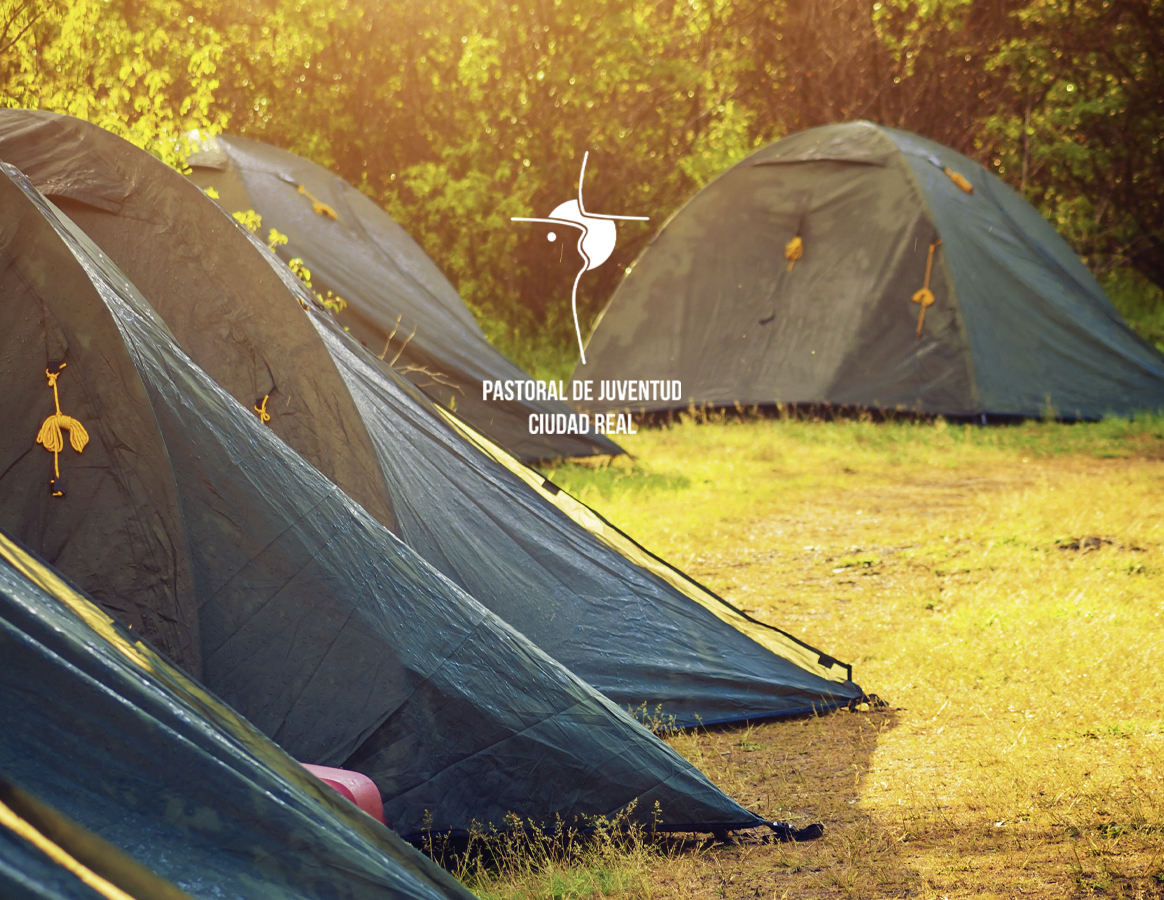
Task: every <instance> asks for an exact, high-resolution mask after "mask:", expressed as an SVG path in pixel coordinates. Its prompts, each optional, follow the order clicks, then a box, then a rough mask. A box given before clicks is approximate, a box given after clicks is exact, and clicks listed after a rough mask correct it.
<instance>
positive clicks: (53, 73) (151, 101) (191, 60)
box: [0, 0, 225, 165]
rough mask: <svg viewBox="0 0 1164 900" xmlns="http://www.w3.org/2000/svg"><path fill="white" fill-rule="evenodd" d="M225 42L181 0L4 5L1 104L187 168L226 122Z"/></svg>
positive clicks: (42, 0) (25, 0)
mask: <svg viewBox="0 0 1164 900" xmlns="http://www.w3.org/2000/svg"><path fill="white" fill-rule="evenodd" d="M224 49H225V48H224V45H223V42H222V39H221V35H220V34H218V33H217V32H216V31H215V30H214V29H213V28H212V27H208V26H207V25H206V24H204V23H203V22H201V21H199V20H198V19H197V18H195V17H194V16H190V15H187V14H186V9H185V5H184V4H183V3H181V2H177V0H149V2H146V3H133V2H129V0H0V102H2V103H3V105H5V106H8V107H28V108H32V109H44V110H50V111H53V112H60V113H68V114H69V115H73V116H77V117H79V118H82V119H88V120H89V121H92V122H95V123H96V124H98V125H100V126H102V127H103V128H107V129H109V130H110V131H112V132H114V133H115V134H118V135H121V136H122V137H124V138H126V139H127V140H129V141H132V142H133V143H135V144H137V145H138V146H140V147H144V148H145V149H147V150H149V151H150V152H151V153H153V154H155V155H156V156H158V157H160V158H161V159H163V160H165V161H166V162H169V163H172V164H175V165H181V164H182V159H183V156H184V154H185V153H186V152H187V151H188V150H189V149H190V145H189V141H188V140H187V139H186V138H185V137H184V135H185V133H186V132H188V131H189V130H191V129H194V128H198V129H202V130H204V131H206V132H208V133H213V132H214V131H216V130H217V129H219V128H221V127H222V126H223V125H224V124H225V117H224V114H223V113H222V111H221V110H219V109H217V108H216V104H215V91H216V90H217V88H218V85H219V81H218V72H219V63H220V61H221V59H222V56H223V52H224Z"/></svg>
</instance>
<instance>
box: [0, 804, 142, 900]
mask: <svg viewBox="0 0 1164 900" xmlns="http://www.w3.org/2000/svg"><path fill="white" fill-rule="evenodd" d="M0 825H2V826H3V827H5V828H7V829H8V830H9V831H11V832H13V833H15V834H18V835H20V837H22V838H24V839H25V840H26V841H28V842H29V843H30V844H32V845H33V846H34V847H36V849H37V850H39V851H40V852H41V853H43V854H44V855H45V856H47V857H48V858H49V859H51V860H52V861H53V862H55V863H56V864H57V865H59V866H61V867H62V868H65V869H68V870H69V871H70V872H72V873H73V874H74V875H76V876H77V878H79V879H80V880H81V881H83V882H84V883H85V884H87V885H88V886H89V887H91V888H92V889H93V890H95V891H96V892H97V893H98V894H100V895H101V896H102V897H107V898H108V900H135V898H134V897H133V895H132V894H127V893H126V892H125V891H123V890H122V889H121V888H119V887H118V886H117V885H115V884H113V883H112V882H110V881H107V880H106V879H104V878H102V877H101V876H100V875H98V874H97V873H96V872H94V871H93V870H92V869H90V868H89V867H88V866H85V865H83V864H81V863H80V862H78V861H77V860H76V859H74V858H73V856H72V855H70V854H69V853H68V852H67V851H66V850H65V849H64V848H63V847H61V846H60V845H59V844H57V843H55V842H54V841H52V840H50V839H49V838H47V837H46V836H45V835H43V834H41V833H40V832H39V831H38V830H37V829H36V828H35V827H34V826H33V825H32V823H31V822H27V821H25V820H24V819H22V818H20V816H18V815H17V814H16V813H15V812H14V811H13V810H12V809H11V808H10V807H9V806H7V805H6V804H5V803H4V802H3V801H2V800H0Z"/></svg>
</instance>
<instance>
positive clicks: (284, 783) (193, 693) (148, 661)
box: [0, 533, 472, 900]
mask: <svg viewBox="0 0 1164 900" xmlns="http://www.w3.org/2000/svg"><path fill="white" fill-rule="evenodd" d="M0 658H2V659H3V660H4V665H3V666H0V776H2V779H0V802H2V803H3V804H4V805H5V806H7V807H8V808H9V809H10V810H11V812H12V813H14V814H15V815H17V816H19V817H20V818H21V819H22V820H24V823H25V825H26V826H27V825H31V826H33V827H35V828H36V829H37V830H38V831H39V832H40V833H41V834H42V835H43V836H44V837H46V838H48V839H51V841H52V842H53V843H55V844H56V845H57V846H58V847H61V848H62V849H64V850H65V851H66V852H67V853H68V854H69V856H71V857H72V858H73V859H74V860H76V861H78V862H80V863H81V864H82V865H84V866H85V867H86V868H88V869H90V870H92V871H93V872H95V873H96V874H97V875H99V876H101V877H102V878H104V879H105V880H107V881H109V882H112V883H113V884H115V885H116V886H117V887H119V888H121V889H123V890H125V891H127V892H129V893H130V894H131V895H132V896H133V897H135V898H137V900H181V898H184V900H189V897H194V898H198V900H203V898H205V900H218V898H221V897H222V896H223V893H222V891H223V889H224V886H225V885H229V888H230V892H231V893H230V896H232V897H237V898H239V900H319V898H323V897H346V898H350V900H357V898H368V900H371V898H383V897H396V898H412V900H438V898H445V900H454V898H455V900H470V898H471V897H472V895H471V894H470V893H469V892H468V891H467V890H466V889H465V888H464V887H462V886H461V885H460V884H459V883H458V882H457V881H456V880H455V879H453V878H452V877H451V876H450V875H449V874H448V873H446V872H445V871H443V870H442V869H440V868H439V867H438V866H437V865H435V864H434V863H433V862H431V861H430V860H429V859H427V858H426V857H424V856H422V855H421V854H420V853H418V852H417V851H416V850H414V849H413V848H412V847H411V846H409V845H408V844H406V843H404V842H403V841H402V840H400V838H398V837H397V836H396V835H394V834H392V832H390V831H389V830H388V829H387V828H385V827H383V826H382V825H380V824H379V823H378V822H376V821H375V820H373V819H372V818H371V817H370V816H367V815H364V814H363V813H361V812H359V811H358V810H357V809H356V808H355V807H354V806H353V805H351V804H349V803H348V802H347V801H346V800H343V799H342V798H341V797H340V796H339V795H338V794H336V793H335V792H334V791H332V790H331V789H330V788H327V787H325V786H324V785H323V784H321V783H320V782H318V781H316V780H315V779H314V778H312V777H311V776H310V775H309V774H308V772H307V771H306V770H305V769H304V768H303V767H302V766H300V765H299V764H298V763H297V762H295V760H293V759H291V758H290V757H289V756H287V754H286V753H284V752H283V751H282V750H280V749H279V748H278V747H276V746H275V745H274V744H273V743H271V741H270V740H268V739H267V738H266V737H264V736H263V735H261V734H260V733H259V732H258V731H257V730H255V729H254V728H253V727H252V726H251V725H250V724H249V723H248V722H246V721H245V720H243V719H241V718H240V717H239V716H238V715H237V714H235V713H234V712H233V711H232V710H230V709H229V708H228V707H227V706H225V705H224V704H223V703H222V702H221V701H220V700H218V699H217V698H216V697H214V696H213V695H212V694H210V693H208V692H207V691H206V690H205V688H203V687H202V686H201V685H200V684H198V683H197V682H196V681H194V680H192V679H191V678H189V677H188V676H187V675H186V674H185V673H183V672H182V671H181V670H179V669H177V668H176V667H174V666H173V665H172V664H171V663H170V662H169V661H168V660H166V659H165V658H164V657H162V656H160V655H159V654H158V653H156V652H155V651H154V650H153V648H152V647H150V646H149V645H148V644H146V643H144V642H143V641H141V640H140V638H138V637H137V636H136V635H134V633H133V632H132V631H130V630H128V629H126V628H125V627H124V626H123V625H121V624H120V623H118V622H117V621H116V620H113V619H111V618H110V617H109V616H108V615H107V614H105V613H104V612H103V611H102V610H101V608H100V607H99V606H97V604H96V603H94V602H93V601H92V600H91V599H89V598H88V597H86V596H85V595H84V594H82V593H81V592H79V591H78V590H77V589H76V588H74V587H73V586H72V585H71V584H69V583H68V582H67V581H66V580H65V579H64V578H62V577H61V576H60V574H59V573H58V572H57V571H56V570H54V569H53V568H52V566H50V565H48V564H47V563H45V562H44V561H43V560H42V559H40V558H38V557H37V556H35V555H34V554H32V553H30V552H29V551H27V550H26V549H25V548H23V547H21V546H20V545H19V544H17V543H15V542H13V541H12V540H11V539H9V538H8V537H7V536H6V535H4V534H3V533H0ZM12 824H14V823H13V822H12V821H11V818H8V819H7V820H6V821H5V820H3V819H0V825H8V826H9V827H11V825H12ZM16 824H19V823H16ZM2 831H3V829H2V828H0V832H2ZM29 838H30V835H29V833H28V830H27V828H23V829H19V830H17V831H16V833H15V834H14V835H13V836H12V838H10V839H6V836H4V835H3V834H0V895H2V896H4V897H5V898H18V897H22V896H24V895H23V894H21V893H20V892H19V891H18V890H16V888H22V889H28V888H29V884H30V881H31V882H34V883H36V887H37V889H36V890H31V891H30V892H29V893H28V896H29V897H36V898H38V900H43V898H44V897H54V896H57V895H54V894H52V893H48V892H46V891H45V890H44V889H43V888H45V887H46V885H47V886H53V885H61V886H62V888H63V889H64V890H68V889H69V888H70V887H71V888H74V889H75V890H71V891H69V892H68V893H64V892H62V893H61V894H59V896H61V897H68V898H74V897H75V898H77V900H82V898H83V900H99V898H100V900H109V898H110V896H111V895H110V894H109V893H98V892H96V891H93V890H92V889H91V888H88V887H87V886H85V885H84V884H79V882H78V881H77V880H76V879H73V878H71V877H59V873H54V872H53V870H52V868H50V867H48V866H47V865H46V863H47V862H48V860H46V859H43V858H38V857H39V856H40V853H39V852H37V848H36V847H34V846H30V845H29V843H28V840H29ZM109 845H112V846H113V847H114V848H117V850H120V851H121V853H124V854H125V856H126V857H128V859H127V858H125V857H122V856H120V855H119V854H117V853H116V852H115V853H113V854H111V853H110V852H109ZM56 862H59V857H58V858H57V860H56ZM10 866H11V867H15V868H16V877H15V878H14V880H15V881H16V885H10V884H7V883H5V876H6V875H9V874H11V873H12V868H10ZM142 867H144V871H143V868H142ZM163 879H164V881H162V880H163ZM171 885H177V886H178V888H180V889H181V891H185V892H186V893H182V892H181V891H179V890H177V889H175V888H173V887H171Z"/></svg>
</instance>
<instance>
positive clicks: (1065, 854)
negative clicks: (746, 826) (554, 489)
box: [472, 419, 1164, 900]
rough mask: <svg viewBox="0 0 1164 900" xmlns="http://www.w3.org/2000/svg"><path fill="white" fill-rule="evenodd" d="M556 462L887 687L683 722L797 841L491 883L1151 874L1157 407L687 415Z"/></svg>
mask: <svg viewBox="0 0 1164 900" xmlns="http://www.w3.org/2000/svg"><path fill="white" fill-rule="evenodd" d="M624 446H626V448H627V449H628V450H630V451H631V452H632V453H633V454H635V457H636V458H635V459H634V460H633V461H631V460H623V461H618V462H616V463H615V464H613V465H609V466H606V467H591V466H583V465H578V464H568V465H560V466H558V467H556V468H554V469H553V470H552V471H548V472H547V474H548V475H549V476H550V477H551V478H552V479H553V480H554V481H555V482H557V483H558V484H560V485H562V486H563V487H565V488H567V489H568V490H570V491H571V492H573V493H575V494H576V495H578V496H580V497H581V498H582V499H584V500H586V501H587V502H588V503H590V505H592V506H594V507H596V508H597V509H598V510H599V511H601V512H602V513H604V514H605V515H606V517H607V518H609V519H611V520H612V521H613V522H615V523H616V524H618V525H620V526H621V527H623V528H624V530H626V531H628V532H629V533H630V534H631V535H632V536H634V537H635V538H637V539H638V540H639V541H640V542H642V543H643V544H645V545H646V546H647V547H649V548H651V549H653V550H655V551H656V552H657V553H659V554H660V555H662V556H664V557H665V558H668V559H669V560H671V561H672V562H674V563H675V564H677V565H678V566H680V567H681V568H683V569H686V570H687V571H688V572H690V573H691V574H693V575H694V576H695V577H697V578H698V579H700V580H702V581H703V582H705V583H706V584H708V585H709V586H710V587H711V588H713V589H714V590H716V591H718V592H720V593H721V594H722V595H723V596H724V597H726V598H727V599H728V600H730V601H731V602H733V603H734V604H736V605H738V606H740V607H742V608H743V609H745V610H746V611H748V612H749V613H751V614H752V615H753V616H755V617H757V618H760V619H763V620H766V621H770V622H772V623H774V624H778V625H779V626H780V627H782V628H784V629H785V630H788V631H791V632H793V633H794V634H797V635H799V636H801V637H803V638H804V639H806V640H808V641H809V642H810V643H813V644H814V645H816V646H818V647H820V648H821V649H822V650H825V651H826V652H829V653H831V654H833V655H835V656H837V657H838V658H840V659H843V660H846V661H850V662H852V663H853V665H854V671H855V677H856V680H858V681H859V683H860V684H861V685H862V686H863V687H864V688H865V690H866V691H868V692H870V693H876V694H878V695H879V696H880V697H882V698H884V699H885V700H886V701H887V703H888V706H887V707H886V708H884V709H870V710H867V711H856V712H851V713H850V712H840V713H834V714H832V715H826V716H822V717H819V718H806V719H800V720H796V721H783V722H771V723H765V724H758V725H755V726H751V727H742V728H734V729H726V730H724V729H719V730H716V729H711V730H708V731H706V732H700V733H697V734H682V735H677V736H673V737H672V738H670V740H671V742H672V744H673V745H674V746H675V747H676V749H678V750H679V751H680V752H681V753H683V754H684V755H686V756H688V757H689V758H690V759H692V760H693V761H694V762H695V763H696V764H697V765H699V766H700V767H701V768H702V769H703V770H704V771H705V772H707V773H708V774H709V775H710V776H711V777H712V778H713V779H714V780H715V781H716V782H717V783H718V784H720V785H721V786H722V787H723V788H724V789H725V790H727V791H728V792H729V793H730V794H732V795H733V796H735V797H736V798H738V799H739V800H741V801H742V802H744V803H745V804H747V805H750V806H752V807H753V808H755V809H758V810H760V811H762V812H763V814H764V815H765V816H767V817H770V818H775V819H785V820H788V821H791V822H793V823H794V824H807V823H809V822H813V821H821V822H824V823H826V824H827V826H828V829H827V832H826V835H825V837H824V838H823V839H821V840H819V841H816V842H813V843H806V844H798V845H781V844H776V845H763V844H758V843H754V842H748V841H745V842H744V843H742V844H740V845H737V846H723V845H716V846H711V845H699V844H695V843H689V844H687V845H683V846H680V845H670V846H667V847H659V846H654V847H652V846H649V845H646V846H640V847H637V848H631V849H629V850H628V849H623V850H619V851H614V850H611V849H610V848H600V849H596V850H595V851H594V852H593V853H592V854H591V855H590V856H589V857H588V858H587V859H586V860H584V861H582V862H576V863H574V864H573V865H563V864H560V863H558V864H552V863H551V864H543V865H541V866H533V867H528V866H520V865H519V866H516V867H514V868H512V869H510V870H509V871H507V872H503V873H500V874H496V873H495V874H494V875H493V876H492V877H488V878H485V879H484V880H480V879H472V881H473V885H474V887H475V888H476V889H477V890H478V891H480V892H482V893H483V894H486V895H489V896H498V897H500V896H505V897H511V896H512V897H517V896H526V897H531V898H532V897H555V898H562V900H565V898H582V897H587V896H596V897H599V896H625V897H740V898H745V897H747V898H750V897H764V898H767V897H784V896H787V897H796V898H808V897H897V896H911V897H934V898H945V897H949V898H956V897H968V896H974V897H1013V896H1018V895H1020V894H1021V895H1025V896H1034V897H1055V898H1057V897H1082V896H1093V895H1094V896H1126V897H1149V896H1153V897H1155V896H1162V895H1164V690H1162V689H1161V681H1162V678H1161V675H1162V673H1164V663H1162V661H1161V659H1162V651H1164V516H1162V515H1161V512H1162V510H1164V420H1160V419H1155V420H1144V421H1139V422H1136V423H1130V424H1129V423H1123V422H1118V421H1110V422H1103V423H1098V424H1092V425H1061V424H1054V423H1043V422H1035V423H1027V424H1024V425H1018V426H1010V427H991V428H976V427H970V426H955V425H947V424H945V423H942V422H939V423H937V424H912V423H889V424H875V423H872V422H854V421H847V422H834V423H825V422H804V421H789V420H784V421H781V420H772V419H767V420H756V419H753V420H750V421H744V422H738V421H737V422H733V421H727V422H707V423H702V424H698V423H694V422H690V421H687V422H683V423H680V424H675V425H672V426H670V427H667V428H664V429H655V430H647V431H644V432H642V433H640V434H639V435H637V436H634V437H631V438H628V439H627V440H626V441H625V443H624Z"/></svg>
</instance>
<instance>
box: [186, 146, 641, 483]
mask: <svg viewBox="0 0 1164 900" xmlns="http://www.w3.org/2000/svg"><path fill="white" fill-rule="evenodd" d="M187 162H188V163H189V165H190V166H191V167H192V169H193V171H192V173H191V174H190V178H191V179H192V180H193V181H194V182H195V183H196V184H198V185H199V186H200V187H204V188H213V189H214V190H215V192H216V193H217V194H218V197H219V199H220V202H221V203H222V205H223V208H224V209H226V211H227V212H231V213H233V212H239V211H243V210H247V209H253V210H255V211H256V212H257V213H259V215H260V216H262V220H263V226H264V228H269V227H274V228H277V229H278V230H279V231H280V232H282V233H284V234H286V235H287V237H288V238H289V239H290V240H289V243H287V245H286V246H284V247H280V248H279V254H280V255H281V256H282V257H283V258H284V259H291V258H294V257H298V258H300V259H302V260H303V262H304V264H305V265H306V266H307V268H308V269H309V270H310V271H311V279H312V283H313V285H314V286H315V288H316V289H317V290H323V289H327V290H332V291H334V292H335V293H336V294H338V295H339V296H341V297H343V299H344V300H345V301H347V304H348V306H347V308H346V309H345V310H344V311H343V312H341V313H340V319H341V321H342V322H343V324H344V325H345V326H346V327H348V328H350V329H351V332H352V334H353V335H355V336H356V337H357V338H358V339H360V340H362V341H364V342H366V344H367V346H368V347H369V348H370V349H372V350H373V351H374V352H375V353H377V354H379V355H380V356H381V358H385V357H386V358H387V359H389V360H393V359H394V358H395V357H396V356H397V355H399V360H398V362H397V363H396V364H397V365H398V366H399V367H400V371H401V372H403V373H405V374H407V375H408V377H409V378H410V379H412V380H413V381H414V382H415V383H416V384H418V385H419V386H420V387H421V388H422V389H423V390H424V391H425V393H427V394H428V395H429V396H430V397H432V398H433V399H434V400H435V401H436V402H438V403H441V404H443V405H445V406H448V405H449V404H450V402H451V401H455V404H456V409H457V411H458V412H459V413H460V415H461V416H462V417H463V418H465V419H466V420H467V421H469V422H470V423H471V424H472V425H473V426H474V427H475V428H477V429H478V430H480V431H481V432H483V433H485V434H487V435H489V437H491V438H492V439H493V440H495V441H496V442H497V443H499V444H501V445H502V446H503V447H505V448H506V449H507V450H509V451H510V452H511V453H513V454H514V455H516V456H517V457H519V458H520V459H522V460H526V461H532V460H538V459H548V458H552V457H562V456H591V455H595V454H618V453H622V450H621V449H620V448H619V447H618V446H617V445H616V444H615V443H614V442H613V441H611V440H610V439H609V438H607V437H606V436H605V435H600V434H590V435H549V436H545V435H531V434H530V433H529V416H530V414H531V413H562V414H569V413H571V412H573V410H571V409H570V408H569V407H567V406H566V405H565V404H564V403H561V402H557V401H553V400H549V401H537V400H534V401H528V402H526V401H522V400H520V399H519V400H514V401H508V402H507V401H485V400H484V399H483V398H482V387H481V386H482V382H484V381H490V382H492V381H503V382H504V381H522V380H528V379H530V376H529V375H527V374H526V373H525V372H523V371H522V370H521V369H519V368H518V367H517V366H516V365H514V364H513V363H512V362H510V361H509V360H508V359H507V358H506V357H504V356H503V355H502V354H501V353H499V352H498V351H497V350H495V349H494V348H493V346H492V345H491V344H490V343H489V342H488V341H487V340H486V339H485V334H484V332H482V331H481V326H479V325H478V324H477V322H476V320H475V319H474V318H473V314H472V313H471V312H469V309H468V307H466V306H465V303H464V301H462V300H461V298H460V297H459V296H458V295H457V292H456V289H455V288H454V287H453V286H452V285H451V284H450V283H449V281H448V279H447V278H445V276H444V275H443V274H442V273H441V271H440V270H439V269H438V268H437V267H436V265H435V264H434V263H433V261H432V260H431V259H429V257H428V256H427V255H426V254H425V252H424V251H423V250H422V249H421V248H420V246H419V245H418V244H417V243H416V242H415V241H414V240H413V239H412V238H411V237H409V235H408V233H407V232H405V231H404V229H403V228H401V227H400V226H399V225H398V224H397V223H396V222H395V221H393V219H392V218H391V217H390V216H389V215H388V214H387V213H386V212H384V210H382V209H381V208H380V207H379V206H377V205H376V204H375V203H373V202H372V201H371V200H370V199H369V198H368V197H366V196H365V195H363V194H362V193H360V192H359V191H358V190H356V189H355V188H354V187H352V186H351V185H350V184H348V183H347V182H346V181H344V180H343V179H342V178H340V177H338V176H336V175H333V174H331V173H330V172H328V171H327V170H326V169H323V168H322V167H320V166H317V165H316V164H315V163H312V162H309V161H307V160H305V159H303V158H302V157H299V156H295V155H294V154H292V153H288V152H287V151H285V150H280V149H278V148H276V147H272V146H270V145H269V144H263V143H260V142H258V141H253V140H248V139H246V138H239V137H226V136H220V137H216V138H212V139H210V140H208V141H206V142H205V143H204V149H203V150H202V151H201V152H199V153H195V154H193V155H191V156H190V157H189V159H188V160H187ZM381 351H383V352H381ZM434 376H437V377H434Z"/></svg>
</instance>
